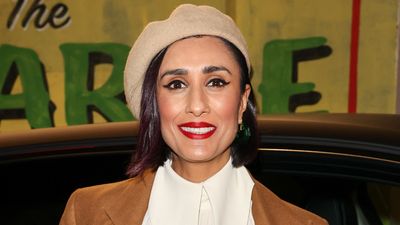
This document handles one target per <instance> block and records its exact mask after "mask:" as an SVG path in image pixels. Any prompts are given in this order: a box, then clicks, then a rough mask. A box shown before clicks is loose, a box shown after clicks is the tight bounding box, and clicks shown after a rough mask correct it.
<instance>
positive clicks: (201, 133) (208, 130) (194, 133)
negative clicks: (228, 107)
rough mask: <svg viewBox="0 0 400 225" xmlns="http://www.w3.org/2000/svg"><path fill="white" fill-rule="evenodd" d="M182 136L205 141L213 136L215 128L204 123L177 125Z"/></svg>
mask: <svg viewBox="0 0 400 225" xmlns="http://www.w3.org/2000/svg"><path fill="white" fill-rule="evenodd" d="M178 127H179V130H180V131H181V132H182V134H183V135H185V136H186V137H188V138H190V139H206V138H209V137H210V136H211V135H213V134H214V132H215V130H216V129H217V127H216V126H214V125H212V124H210V123H206V122H189V123H183V124H180V125H178Z"/></svg>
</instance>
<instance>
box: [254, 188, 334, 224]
mask: <svg viewBox="0 0 400 225" xmlns="http://www.w3.org/2000/svg"><path fill="white" fill-rule="evenodd" d="M252 198H253V199H252V200H253V214H255V215H254V217H255V222H256V224H274V225H281V224H282V225H284V224H291V225H328V223H327V221H326V220H325V219H323V218H321V217H319V216H317V215H315V214H314V213H311V212H309V211H307V210H304V209H302V208H300V207H297V206H295V205H293V204H291V203H289V202H286V201H284V200H282V199H281V198H279V197H278V196H277V195H275V194H274V193H273V192H272V191H271V190H269V189H268V188H267V187H265V186H264V185H263V184H261V183H260V182H258V181H255V185H254V188H253V197H252ZM256 218H259V221H260V222H261V221H262V223H257V219H256Z"/></svg>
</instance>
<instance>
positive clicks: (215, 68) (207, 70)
mask: <svg viewBox="0 0 400 225" xmlns="http://www.w3.org/2000/svg"><path fill="white" fill-rule="evenodd" d="M216 71H225V72H227V73H229V74H231V75H232V73H231V71H229V70H228V69H227V68H226V67H224V66H206V67H204V68H203V73H213V72H216Z"/></svg>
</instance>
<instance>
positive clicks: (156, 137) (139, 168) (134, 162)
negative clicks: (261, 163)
mask: <svg viewBox="0 0 400 225" xmlns="http://www.w3.org/2000/svg"><path fill="white" fill-rule="evenodd" d="M196 37H201V36H196ZM220 39H221V40H222V41H223V42H224V44H225V45H226V46H227V47H228V49H230V50H231V52H232V54H233V55H234V57H235V60H236V61H237V63H238V64H239V67H240V90H241V93H242V94H243V93H244V91H245V87H246V84H248V85H250V88H251V83H250V76H249V74H250V73H249V70H248V67H247V64H246V59H245V57H244V56H243V54H242V53H241V51H240V50H239V49H238V48H237V47H236V46H235V45H233V44H232V43H231V42H229V41H227V40H225V39H223V38H220ZM167 49H168V47H166V48H164V49H163V50H161V51H160V52H159V53H158V54H157V55H156V56H155V57H154V58H153V59H152V61H151V63H150V65H149V67H148V69H147V71H146V74H145V77H144V81H143V85H142V99H141V102H140V125H139V136H138V142H137V145H136V151H135V152H134V153H133V155H132V158H131V162H130V163H129V166H128V169H127V175H128V176H129V177H135V176H138V175H141V174H142V173H143V172H144V171H145V170H147V169H153V170H156V169H157V168H158V167H159V166H162V165H163V164H164V162H165V161H166V160H167V158H168V156H169V155H170V154H171V150H170V148H169V147H168V146H167V144H166V143H165V142H164V139H163V138H162V135H161V124H160V115H159V110H158V105H157V97H156V88H157V77H158V72H159V69H160V66H161V62H162V60H163V58H164V55H165V52H166V51H167ZM242 123H243V124H245V125H246V126H247V127H248V128H249V129H250V132H251V136H250V137H249V139H248V140H247V141H246V142H240V141H234V142H233V143H232V145H231V157H232V164H233V166H235V167H239V166H242V165H247V164H249V163H250V162H251V161H252V160H253V159H254V157H255V156H256V154H257V140H258V132H257V120H256V107H255V98H254V94H253V90H252V88H251V92H250V95H249V100H248V102H247V107H246V110H245V111H244V113H243V122H242Z"/></svg>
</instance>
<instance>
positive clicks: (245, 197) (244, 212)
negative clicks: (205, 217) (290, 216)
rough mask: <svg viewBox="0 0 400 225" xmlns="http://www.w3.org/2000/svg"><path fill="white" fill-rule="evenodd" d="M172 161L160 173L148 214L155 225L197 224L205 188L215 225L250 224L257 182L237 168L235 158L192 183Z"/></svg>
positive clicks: (155, 183)
mask: <svg viewBox="0 0 400 225" xmlns="http://www.w3.org/2000/svg"><path fill="white" fill-rule="evenodd" d="M171 163H172V161H171V160H167V162H166V163H165V165H164V166H160V167H159V168H158V170H157V172H156V176H155V180H154V183H153V187H152V190H151V195H150V200H149V206H148V209H147V213H146V216H145V220H146V218H147V220H149V221H147V222H149V223H147V222H146V221H144V224H152V225H180V224H181V225H197V224H198V218H199V210H200V200H201V194H202V188H203V187H204V189H205V190H206V192H207V194H208V197H209V200H210V203H211V206H212V210H213V213H212V214H213V215H214V220H215V221H214V224H218V225H236V224H237V225H247V224H248V220H249V218H250V217H251V215H250V213H251V193H252V189H253V186H254V182H253V180H252V179H251V177H250V175H249V173H248V171H247V170H246V169H245V168H244V167H239V168H234V167H233V166H232V162H231V159H230V160H229V161H228V163H227V164H226V165H225V166H224V167H223V168H222V169H221V170H220V171H218V172H217V173H216V174H215V175H214V176H212V177H210V178H208V179H207V180H206V181H204V182H201V183H192V182H190V181H188V180H185V179H184V178H182V177H181V176H179V175H178V174H177V173H176V172H175V171H174V170H173V169H172V167H171Z"/></svg>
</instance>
